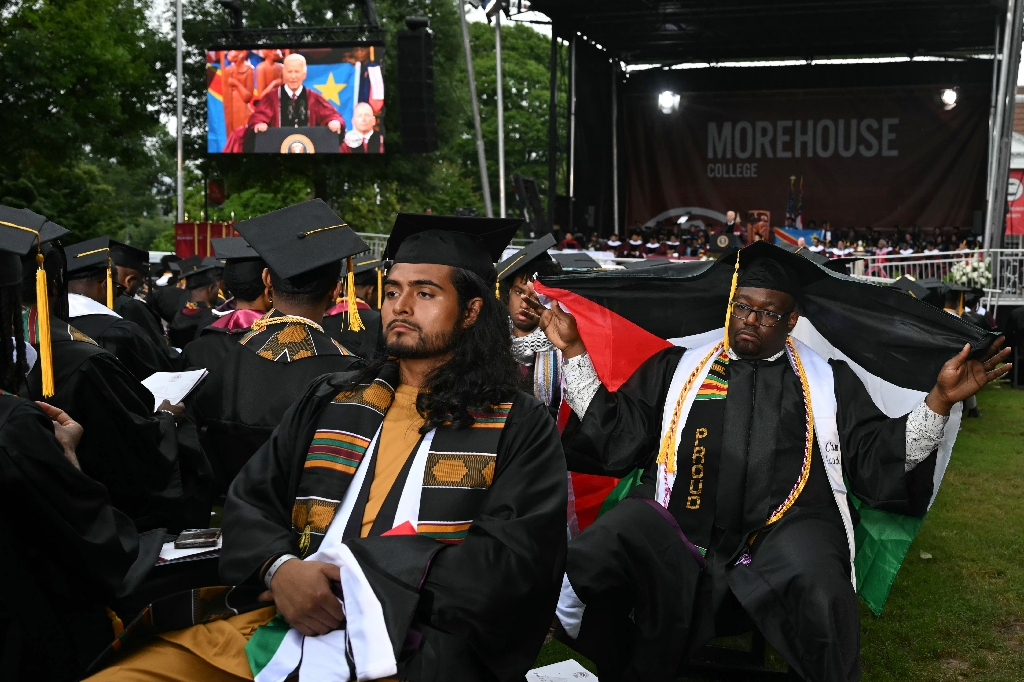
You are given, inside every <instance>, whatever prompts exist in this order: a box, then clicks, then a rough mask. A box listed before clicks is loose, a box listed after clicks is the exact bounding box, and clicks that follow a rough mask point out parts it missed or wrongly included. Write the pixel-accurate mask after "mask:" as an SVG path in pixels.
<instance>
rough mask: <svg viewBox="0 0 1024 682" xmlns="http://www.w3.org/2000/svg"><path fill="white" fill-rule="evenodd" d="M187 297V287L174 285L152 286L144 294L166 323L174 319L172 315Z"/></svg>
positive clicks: (182, 306) (183, 305) (186, 300)
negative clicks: (182, 287) (180, 287)
mask: <svg viewBox="0 0 1024 682" xmlns="http://www.w3.org/2000/svg"><path fill="white" fill-rule="evenodd" d="M189 298H190V297H189V293H188V289H179V288H178V287H175V286H164V287H157V286H154V287H152V288H151V289H150V290H149V293H148V294H147V295H146V300H147V301H148V302H149V303H150V306H151V308H152V309H153V310H155V311H156V312H157V314H158V315H160V318H161V319H162V320H163V321H164V322H166V323H167V324H170V323H171V322H172V321H173V320H174V316H175V315H177V314H178V311H179V310H181V309H182V308H184V307H185V304H186V303H188V299H189ZM115 308H116V304H115Z"/></svg>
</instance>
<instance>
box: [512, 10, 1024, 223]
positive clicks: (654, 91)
mask: <svg viewBox="0 0 1024 682" xmlns="http://www.w3.org/2000/svg"><path fill="white" fill-rule="evenodd" d="M532 8H533V9H535V10H538V11H540V12H543V13H544V14H546V15H547V16H548V17H550V18H551V20H552V27H553V35H554V36H557V37H558V38H561V39H563V40H568V41H570V47H569V49H568V50H567V53H568V54H569V55H570V56H569V58H568V61H567V62H566V61H563V60H561V59H554V56H555V53H554V52H553V61H552V63H553V64H558V67H559V68H558V70H557V72H556V78H555V79H553V83H561V84H563V87H568V89H569V90H570V91H571V96H570V97H569V98H568V100H567V101H568V102H569V103H570V104H569V105H567V106H566V107H564V108H561V107H559V109H558V111H557V112H555V113H556V115H557V116H558V117H562V118H564V119H565V120H566V121H567V124H566V126H565V129H566V130H567V131H568V138H569V139H568V140H562V139H558V138H557V137H556V136H554V135H553V137H552V145H551V151H552V153H551V155H550V157H549V158H551V159H552V160H553V162H552V169H551V172H550V173H549V179H552V178H554V177H555V170H556V164H561V165H562V166H563V167H566V168H569V169H570V172H568V173H565V174H564V177H565V178H566V181H565V183H564V186H559V187H557V192H558V194H560V195H561V194H565V195H567V196H571V197H572V199H571V201H568V202H564V203H562V204H556V202H554V201H553V199H554V196H553V195H549V202H550V204H549V205H562V206H567V207H570V209H569V210H568V211H564V212H562V213H561V215H559V213H558V212H555V213H553V214H552V217H553V218H554V221H553V222H554V224H556V225H558V226H560V227H562V228H563V229H564V228H565V227H567V226H569V225H571V226H572V231H574V232H584V233H586V234H589V233H590V232H593V231H596V232H599V233H601V234H603V235H608V234H611V233H612V232H613V231H615V230H616V229H618V231H619V232H623V231H625V230H626V229H628V228H629V227H631V226H634V225H639V224H643V223H645V222H647V221H648V220H649V219H650V218H652V217H654V216H656V215H658V214H659V213H661V212H662V211H665V210H670V209H673V208H677V207H679V206H695V207H703V208H708V209H713V210H716V211H720V212H724V211H726V210H730V209H731V210H736V211H737V212H738V213H739V214H740V219H741V220H743V219H744V218H745V216H746V215H747V214H748V212H749V211H754V210H758V211H760V210H764V211H768V212H770V213H771V223H772V224H773V225H781V224H782V222H783V218H784V216H785V214H786V213H787V211H788V210H789V188H790V182H791V180H790V179H791V178H792V179H793V183H794V190H795V193H797V194H798V195H799V185H800V182H801V179H803V182H804V189H805V193H806V194H805V198H806V203H805V204H804V205H803V206H802V208H803V209H804V215H805V219H812V218H813V219H816V220H817V221H818V222H819V224H820V223H821V222H822V221H825V220H827V221H829V222H830V224H832V225H833V226H835V227H840V228H847V227H853V228H866V227H871V228H885V229H889V230H893V229H898V228H899V227H909V226H920V227H936V228H937V227H944V228H953V227H958V228H961V229H964V228H966V229H968V230H970V229H974V230H976V231H978V230H980V227H981V223H982V222H983V215H984V212H985V208H986V177H987V168H988V136H989V133H988V125H989V123H988V119H989V115H990V107H991V105H992V83H993V78H994V76H995V74H994V73H993V66H994V64H995V62H994V61H993V59H992V55H993V54H994V53H995V52H997V33H998V32H999V31H1000V30H1001V27H1002V23H1003V21H1004V19H1005V17H1006V10H1007V4H1006V0H1003V1H1002V2H999V1H996V2H982V1H979V0H975V1H973V2H965V1H959V2H955V1H952V0H933V1H927V0H924V1H922V0H914V1H911V0H885V1H878V0H831V1H824V2H802V1H788V2H763V0H761V1H754V0H689V1H686V0H680V1H674V2H666V1H658V0H636V1H634V2H624V1H622V0H534V1H533V3H532ZM878 57H902V58H904V59H903V61H895V62H894V61H891V60H888V61H885V60H883V61H882V62H880V63H879V62H874V63H865V62H866V61H867V60H864V59H859V58H878ZM907 57H910V58H912V61H907V60H906V58H907ZM851 58H852V59H857V60H858V61H859V62H860V63H835V62H833V61H830V60H839V59H847V60H848V59H851ZM736 62H748V63H759V64H757V65H756V66H755V67H752V68H743V67H742V66H733V65H730V63H736ZM760 62H765V63H763V64H760ZM771 62H774V64H771ZM780 62H781V63H780ZM623 67H625V68H623ZM693 67H703V68H693ZM946 89H952V90H955V91H956V93H957V97H958V100H957V103H956V105H955V108H951V107H947V106H945V104H944V102H943V101H942V100H941V99H940V95H941V93H942V92H943V91H944V90H946ZM661 93H666V94H668V95H675V96H677V98H678V99H677V110H675V111H672V112H661V111H659V108H660V106H659V95H660V94H661ZM573 102H575V115H573V110H572V109H573V107H572V103H573ZM552 130H554V128H552ZM797 136H799V140H797ZM851 149H852V150H853V151H852V152H851V151H850V150H851ZM616 171H617V172H616ZM552 186H554V183H552ZM616 189H617V191H616ZM795 202H796V203H797V204H799V203H800V199H799V196H798V197H796V199H795Z"/></svg>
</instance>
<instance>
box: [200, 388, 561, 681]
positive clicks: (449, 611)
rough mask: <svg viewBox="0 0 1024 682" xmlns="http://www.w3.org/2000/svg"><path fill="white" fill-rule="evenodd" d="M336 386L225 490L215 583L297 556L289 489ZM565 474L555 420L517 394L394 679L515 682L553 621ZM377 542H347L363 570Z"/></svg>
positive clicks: (313, 393) (424, 593)
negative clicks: (489, 472) (414, 649)
mask: <svg viewBox="0 0 1024 682" xmlns="http://www.w3.org/2000/svg"><path fill="white" fill-rule="evenodd" d="M344 379H345V377H344V376H339V375H333V376H330V377H323V378H321V379H319V380H318V381H317V382H316V383H314V384H313V385H311V386H310V387H309V389H308V390H306V391H305V393H304V394H303V395H302V396H301V397H300V398H299V400H298V401H297V402H296V403H295V405H293V406H292V408H291V409H289V410H288V412H287V413H286V414H285V415H284V418H283V419H282V420H281V426H280V427H279V428H278V429H277V430H276V431H275V432H274V435H273V436H272V437H271V439H270V440H269V441H268V442H267V444H266V445H265V446H264V447H262V448H261V449H260V450H259V452H257V453H256V455H255V456H254V457H253V458H252V459H251V460H250V461H249V463H248V464H247V465H246V466H245V467H243V468H242V471H241V472H240V473H239V475H238V477H237V478H236V479H235V482H234V483H233V484H232V486H231V489H230V491H229V492H228V498H227V503H226V504H225V506H224V520H223V528H224V549H223V551H222V552H221V558H220V573H221V578H222V580H223V581H224V582H225V584H242V583H250V584H253V583H258V579H259V573H260V569H261V568H262V566H263V564H264V563H265V562H266V561H267V559H268V558H270V557H272V556H275V555H278V554H283V553H289V554H296V555H298V554H299V553H300V552H299V548H298V543H297V539H296V536H295V534H294V533H293V532H292V529H291V514H292V507H293V504H294V501H295V496H296V490H297V487H298V484H299V479H300V476H301V474H302V470H303V465H304V463H305V459H306V451H307V449H308V448H309V444H310V441H311V440H312V437H313V433H314V431H315V430H316V428H317V422H318V419H319V417H320V414H321V412H322V411H323V409H324V407H325V406H326V405H327V404H328V403H330V401H331V400H332V399H333V398H334V396H335V395H337V393H338V390H339V388H338V387H339V386H341V385H342V384H343V382H344ZM565 476H566V473H565V460H564V458H563V456H562V452H561V446H560V444H559V440H558V431H557V429H556V428H555V424H554V422H553V421H552V420H551V418H550V416H549V415H548V413H547V410H546V408H545V407H544V406H543V405H541V404H540V403H539V402H538V401H537V400H536V399H535V398H533V397H532V396H528V395H526V394H525V393H518V394H517V395H516V398H515V400H514V402H513V405H512V409H511V411H510V412H509V416H508V420H507V422H506V424H505V428H504V432H503V433H502V435H501V438H500V441H499V443H498V449H497V460H496V468H495V474H494V480H493V483H492V485H491V486H490V488H488V490H487V493H486V497H485V498H484V501H483V504H482V506H481V508H480V512H479V513H478V514H477V516H476V518H475V519H474V521H473V525H472V526H471V527H470V528H469V532H468V535H467V537H466V539H465V540H464V541H463V542H462V544H460V545H456V546H449V547H445V548H443V549H441V550H440V551H439V552H438V553H437V554H435V555H434V556H433V559H432V561H431V563H430V568H429V572H428V573H427V575H426V578H425V580H424V582H423V585H422V588H421V590H420V592H419V605H418V607H417V610H416V614H415V617H414V620H413V623H412V627H413V628H415V629H416V630H418V631H419V632H420V633H422V634H423V644H422V646H421V647H420V649H419V652H418V654H416V655H415V656H414V657H413V659H412V661H410V662H409V663H408V667H407V669H406V672H407V675H408V677H406V678H403V679H409V680H412V681H413V682H434V681H437V682H440V681H441V680H444V681H445V682H470V681H472V682H483V681H487V682H491V681H496V680H500V681H501V682H505V681H506V680H508V681H510V680H517V681H518V680H522V679H523V676H524V674H525V673H526V671H527V670H528V669H529V668H530V667H531V666H532V665H533V662H534V660H535V658H536V655H537V652H538V651H539V649H540V647H541V644H542V643H543V641H544V636H545V634H546V633H547V630H548V627H549V626H550V624H551V614H552V610H553V607H554V604H555V601H556V598H557V592H558V586H559V584H560V583H561V579H562V576H561V570H562V566H563V561H564V552H565V506H566V495H567V491H566V487H565ZM353 513H354V514H358V515H360V516H361V514H362V512H361V511H359V512H353ZM374 525H375V528H376V526H377V524H374ZM382 527H384V528H388V527H390V526H389V525H388V524H383V526H382ZM423 540H424V537H423V536H417V537H411V538H410V537H389V538H388V542H387V543H386V544H387V547H388V549H389V550H390V552H391V553H392V554H394V555H395V556H397V557H399V558H400V557H402V556H403V554H404V553H405V552H406V551H408V553H409V554H413V553H415V551H416V550H417V549H418V547H417V545H418V543H421V542H423ZM381 541H382V539H381V538H378V537H368V538H362V539H359V538H357V539H351V540H347V541H346V544H347V545H349V547H350V548H351V549H352V551H353V553H355V554H356V556H359V557H360V561H361V562H362V561H363V557H364V556H373V554H374V550H375V549H379V546H380V543H381ZM395 563H401V562H400V561H398V562H395ZM393 606H394V607H396V608H400V606H399V605H393V604H389V603H387V602H385V603H384V610H385V613H389V612H390V610H391V607H393Z"/></svg>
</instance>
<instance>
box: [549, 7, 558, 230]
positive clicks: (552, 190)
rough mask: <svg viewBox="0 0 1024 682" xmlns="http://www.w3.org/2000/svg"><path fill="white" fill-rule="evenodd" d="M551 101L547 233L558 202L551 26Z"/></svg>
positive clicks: (555, 62)
mask: <svg viewBox="0 0 1024 682" xmlns="http://www.w3.org/2000/svg"><path fill="white" fill-rule="evenodd" d="M549 68H550V69H551V99H550V100H548V231H550V230H553V229H554V227H555V202H556V201H557V200H558V188H557V187H555V183H556V182H557V181H558V33H557V32H556V31H555V27H554V24H552V26H551V63H550V64H549Z"/></svg>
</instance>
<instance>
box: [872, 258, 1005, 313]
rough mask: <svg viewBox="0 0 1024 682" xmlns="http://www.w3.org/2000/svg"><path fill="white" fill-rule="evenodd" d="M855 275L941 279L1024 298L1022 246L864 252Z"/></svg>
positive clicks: (882, 277) (889, 278) (879, 277)
mask: <svg viewBox="0 0 1024 682" xmlns="http://www.w3.org/2000/svg"><path fill="white" fill-rule="evenodd" d="M852 271H853V274H854V275H862V276H867V277H871V278H872V279H874V278H878V279H882V280H886V279H888V280H892V279H899V278H900V277H903V276H904V275H907V276H910V277H913V278H914V279H919V280H921V279H923V280H940V281H945V282H953V283H957V284H961V285H963V286H970V287H977V288H980V289H992V290H995V291H998V292H1000V295H1001V298H1002V299H1003V300H1004V302H1006V300H1007V299H1022V298H1024V249H978V250H973V251H950V252H946V253H939V254H928V255H925V254H920V253H911V254H907V255H905V256H904V255H899V254H896V255H893V254H891V253H890V254H887V255H885V256H867V257H865V258H864V260H863V261H862V262H859V263H855V264H854V266H853V268H852Z"/></svg>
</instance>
